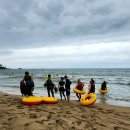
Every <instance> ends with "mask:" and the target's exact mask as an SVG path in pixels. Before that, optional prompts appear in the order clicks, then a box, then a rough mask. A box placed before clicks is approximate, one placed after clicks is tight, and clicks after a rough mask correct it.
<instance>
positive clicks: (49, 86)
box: [44, 74, 55, 97]
mask: <svg viewBox="0 0 130 130" xmlns="http://www.w3.org/2000/svg"><path fill="white" fill-rule="evenodd" d="M44 86H45V87H47V91H48V97H50V92H51V94H52V96H53V97H54V92H53V89H54V86H55V84H54V83H53V82H52V80H51V75H50V74H49V75H48V79H47V81H46V82H45V84H44Z"/></svg>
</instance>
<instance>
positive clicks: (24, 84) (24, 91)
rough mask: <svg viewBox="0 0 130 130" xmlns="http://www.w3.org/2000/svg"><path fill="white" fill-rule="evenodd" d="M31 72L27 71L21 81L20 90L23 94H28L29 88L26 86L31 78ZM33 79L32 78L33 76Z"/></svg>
mask: <svg viewBox="0 0 130 130" xmlns="http://www.w3.org/2000/svg"><path fill="white" fill-rule="evenodd" d="M29 77H30V75H29V72H28V71H26V72H25V75H24V78H23V80H21V81H20V91H21V93H22V96H28V95H29V94H28V89H27V86H26V82H27V81H28V80H29ZM31 79H32V78H31Z"/></svg>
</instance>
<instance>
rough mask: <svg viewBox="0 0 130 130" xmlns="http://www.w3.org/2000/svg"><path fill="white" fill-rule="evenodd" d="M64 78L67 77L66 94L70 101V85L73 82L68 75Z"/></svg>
mask: <svg viewBox="0 0 130 130" xmlns="http://www.w3.org/2000/svg"><path fill="white" fill-rule="evenodd" d="M64 79H65V89H66V96H67V100H68V102H69V101H70V85H71V83H72V82H71V81H70V80H69V79H68V77H67V76H66V75H65V76H64Z"/></svg>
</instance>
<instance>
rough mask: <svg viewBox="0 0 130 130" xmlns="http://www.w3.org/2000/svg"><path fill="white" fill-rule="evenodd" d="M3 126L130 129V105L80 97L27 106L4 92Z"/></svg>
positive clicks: (0, 103)
mask: <svg viewBox="0 0 130 130" xmlns="http://www.w3.org/2000/svg"><path fill="white" fill-rule="evenodd" d="M0 130H130V108H129V107H119V106H111V105H107V104H105V103H103V104H94V105H92V106H89V107H86V106H82V105H80V104H79V102H78V101H70V102H69V103H68V102H67V101H65V100H62V101H61V100H58V103H57V104H40V105H34V106H26V105H23V104H22V103H21V96H15V95H9V94H4V93H0Z"/></svg>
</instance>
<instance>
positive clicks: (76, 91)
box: [73, 87, 86, 94]
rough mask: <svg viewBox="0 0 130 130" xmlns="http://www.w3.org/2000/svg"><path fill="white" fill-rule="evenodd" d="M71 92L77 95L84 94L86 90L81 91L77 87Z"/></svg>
mask: <svg viewBox="0 0 130 130" xmlns="http://www.w3.org/2000/svg"><path fill="white" fill-rule="evenodd" d="M73 91H74V92H75V93H77V94H85V93H86V90H85V89H84V88H83V89H82V90H78V89H77V87H74V88H73Z"/></svg>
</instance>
